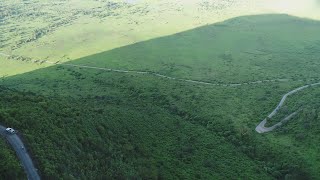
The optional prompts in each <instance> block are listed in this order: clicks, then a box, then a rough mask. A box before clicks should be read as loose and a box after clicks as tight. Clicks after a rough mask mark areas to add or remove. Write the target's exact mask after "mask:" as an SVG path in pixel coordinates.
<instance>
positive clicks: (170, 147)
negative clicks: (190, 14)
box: [0, 15, 320, 179]
mask: <svg viewBox="0 0 320 180" xmlns="http://www.w3.org/2000/svg"><path fill="white" fill-rule="evenodd" d="M302 25H303V26H302ZM319 29H320V23H319V22H317V21H312V20H308V19H301V18H296V17H291V16H287V15H263V16H244V17H239V18H235V19H231V20H230V21H225V22H223V23H218V24H214V25H209V26H204V27H201V28H197V29H194V30H190V31H186V32H183V33H178V34H174V35H172V36H167V37H162V38H157V39H153V40H149V41H145V42H140V43H135V44H133V45H130V46H126V47H121V48H117V49H113V50H110V51H106V52H103V53H99V54H96V55H92V56H88V57H84V58H81V59H78V60H74V61H71V62H69V63H73V64H85V65H92V66H98V67H111V68H116V69H130V70H145V71H152V72H159V73H163V74H165V75H170V76H174V77H180V78H190V79H195V80H203V81H209V82H223V83H229V82H247V81H255V80H261V79H274V78H288V79H291V80H289V81H285V82H266V83H261V84H251V85H243V86H236V87H223V86H211V85H198V84H192V83H188V82H181V81H173V80H168V79H162V78H159V77H154V76H151V75H149V74H140V75H139V74H121V73H116V72H107V71H101V70H95V69H81V68H74V67H67V66H61V65H57V66H52V67H48V68H44V69H40V70H36V71H33V72H29V73H24V74H22V75H16V76H10V77H7V78H3V79H2V81H1V82H0V85H1V91H0V93H1V97H2V98H1V99H0V107H1V112H0V113H1V115H2V116H3V117H5V118H4V120H3V123H5V124H6V125H10V126H13V127H16V128H17V129H18V130H20V131H21V132H22V133H23V134H24V136H25V139H26V141H27V142H28V144H29V146H30V149H31V152H32V154H34V159H35V160H36V162H37V163H38V164H39V169H40V171H41V172H42V176H43V177H44V178H64V179H68V178H69V179H76V178H88V177H90V178H94V179H106V178H113V179H116V178H123V179H125V178H142V179H157V178H158V179H161V178H162V179H195V178H202V179H237V178H240V179H284V178H291V179H316V178H317V177H319V172H318V171H317V167H318V163H316V162H315V161H316V159H313V158H314V157H315V156H316V154H317V153H318V152H319V149H317V148H313V147H312V146H313V145H314V144H313V143H310V144H307V145H306V146H303V144H302V142H299V141H296V140H295V135H294V133H293V132H292V134H287V135H286V134H281V130H280V131H279V132H278V133H279V134H278V133H277V132H276V133H274V134H273V133H272V134H266V135H260V134H257V133H256V132H254V128H255V126H256V125H257V124H258V123H259V122H260V120H262V119H263V118H265V116H266V115H268V114H269V113H270V111H272V110H273V109H274V107H275V106H276V104H277V103H278V101H279V100H280V98H281V96H282V94H285V93H286V92H288V91H289V90H291V89H294V88H296V87H299V86H301V85H304V84H305V83H310V82H312V81H313V80H312V79H314V78H316V77H319V71H317V69H318V68H317V67H319V64H318V63H319V58H318V57H319V52H320V51H318V50H319V48H320V44H319V36H318V35H317V32H319V31H317V30H319ZM297 34H299V36H297ZM302 65H303V67H302ZM297 80H302V81H297ZM315 91H316V90H315ZM308 98H310V97H308ZM290 102H291V101H290ZM316 111H317V112H318V109H317V110H316ZM302 130H303V131H306V130H305V129H302ZM302 130H301V131H302ZM316 130H317V128H316ZM316 130H315V131H316ZM313 136H317V134H313ZM278 137H279V138H278ZM306 138H308V137H306ZM311 141H312V142H313V140H311ZM314 142H315V141H314ZM297 144H298V145H297ZM310 151H312V152H313V153H310V154H308V153H306V152H310Z"/></svg>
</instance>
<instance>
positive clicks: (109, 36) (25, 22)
mask: <svg viewBox="0 0 320 180" xmlns="http://www.w3.org/2000/svg"><path fill="white" fill-rule="evenodd" d="M313 1H314V0H308V1H304V3H302V4H301V3H297V2H298V1H297V2H296V1H294V2H292V1H290V2H288V1H287V0H281V1H266V0H258V1H234V0H232V1H229V0H224V1H220V0H219V1H218V0H217V1H216V0H212V1H202V0H188V1H180V0H161V1H158V0H152V1H149V0H148V1H146V0H139V1H122V0H103V1H95V0H86V1H82V0H69V1H62V0H58V1H49V0H43V1H36V0H34V1H21V0H6V1H2V3H1V6H0V33H1V36H0V52H4V53H6V54H10V55H16V56H22V57H26V58H32V59H34V60H38V59H41V60H42V59H46V60H51V61H58V60H59V61H69V60H74V59H78V58H80V57H84V56H88V55H92V54H96V53H99V52H104V51H107V50H111V49H114V48H118V47H122V46H125V45H129V44H134V43H137V42H141V41H145V40H149V39H154V38H157V37H162V36H166V35H171V34H175V33H178V32H182V31H186V30H190V29H193V28H196V27H201V26H204V25H207V24H212V23H216V22H221V21H224V20H227V19H230V18H233V17H238V16H242V15H253V14H263V13H288V14H291V15H297V16H303V17H309V18H314V19H317V18H318V19H319V18H320V16H319V14H318V13H317V12H318V11H317V9H316V8H311V7H310V6H312V5H314V7H317V6H316V5H315V3H314V2H313ZM279 4H280V5H282V6H283V4H291V5H295V6H298V5H299V7H303V9H304V10H303V11H294V9H290V8H281V6H279ZM295 6H294V7H295ZM6 66H7V67H9V65H6ZM21 66H24V64H23V65H21ZM30 66H32V69H38V68H42V67H41V66H37V65H28V68H26V70H28V71H30V70H31V69H30V68H29V67H30ZM12 68H15V65H13V66H12ZM20 69H21V68H20ZM26 70H23V69H21V71H18V70H16V71H12V72H10V73H9V75H14V74H17V73H23V72H25V71H26ZM1 75H4V74H3V73H2V72H0V76H1Z"/></svg>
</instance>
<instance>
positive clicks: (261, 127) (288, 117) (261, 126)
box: [256, 82, 320, 133]
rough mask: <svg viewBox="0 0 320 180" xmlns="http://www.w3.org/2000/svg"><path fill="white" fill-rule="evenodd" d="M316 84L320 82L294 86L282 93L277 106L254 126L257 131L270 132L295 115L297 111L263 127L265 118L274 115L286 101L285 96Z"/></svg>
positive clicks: (265, 121)
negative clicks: (271, 124)
mask: <svg viewBox="0 0 320 180" xmlns="http://www.w3.org/2000/svg"><path fill="white" fill-rule="evenodd" d="M317 85H320V82H318V83H314V84H310V85H305V86H302V87H299V88H296V89H294V90H292V91H290V92H288V93H287V94H285V95H283V96H282V99H281V101H280V103H279V104H278V105H277V107H276V108H275V109H274V110H273V111H272V112H271V113H270V114H269V115H268V116H267V118H265V119H264V120H262V121H261V122H260V124H259V125H258V126H257V127H256V131H257V132H258V133H266V132H270V131H273V130H274V129H275V128H277V127H279V126H281V125H282V124H283V123H284V122H286V121H288V120H289V119H291V118H292V117H293V116H295V115H296V114H297V112H294V113H292V114H290V115H289V116H287V117H286V118H284V119H283V120H281V121H280V122H278V123H277V124H275V125H273V126H271V127H265V124H266V123H267V119H268V118H269V119H271V118H272V117H273V116H274V115H276V114H277V112H278V111H279V110H280V108H281V107H282V106H283V104H284V102H285V101H286V99H287V97H288V96H290V95H292V94H294V93H296V92H299V91H302V90H304V89H306V88H308V87H312V86H317Z"/></svg>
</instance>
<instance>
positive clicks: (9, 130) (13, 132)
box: [6, 128, 16, 134]
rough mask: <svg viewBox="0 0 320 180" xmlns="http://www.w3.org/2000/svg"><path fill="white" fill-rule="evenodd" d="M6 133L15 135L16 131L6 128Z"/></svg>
mask: <svg viewBox="0 0 320 180" xmlns="http://www.w3.org/2000/svg"><path fill="white" fill-rule="evenodd" d="M6 131H7V132H8V133H10V134H15V133H16V131H15V130H14V129H13V128H7V129H6Z"/></svg>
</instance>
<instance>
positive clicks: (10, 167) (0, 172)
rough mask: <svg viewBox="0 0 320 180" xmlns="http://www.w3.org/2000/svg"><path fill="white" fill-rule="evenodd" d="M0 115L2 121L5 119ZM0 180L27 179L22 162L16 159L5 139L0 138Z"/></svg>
mask: <svg viewBox="0 0 320 180" xmlns="http://www.w3.org/2000/svg"><path fill="white" fill-rule="evenodd" d="M1 115H2V113H1V114H0V120H1V121H2V120H3V117H2V116H1ZM0 159H1V161H0V179H22V178H25V174H24V172H23V169H22V167H21V166H20V162H19V161H18V160H17V158H16V157H15V153H14V151H12V150H11V149H10V147H9V145H7V144H6V143H5V140H4V139H3V138H0Z"/></svg>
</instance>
